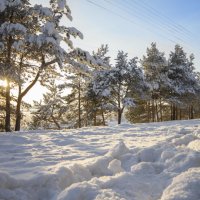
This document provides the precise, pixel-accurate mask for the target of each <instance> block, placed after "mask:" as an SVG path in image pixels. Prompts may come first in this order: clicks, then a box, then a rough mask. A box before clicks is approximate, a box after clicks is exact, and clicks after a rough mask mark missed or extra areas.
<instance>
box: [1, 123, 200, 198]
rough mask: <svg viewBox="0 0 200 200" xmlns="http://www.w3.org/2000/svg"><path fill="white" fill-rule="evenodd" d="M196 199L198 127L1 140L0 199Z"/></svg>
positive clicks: (199, 190)
mask: <svg viewBox="0 0 200 200" xmlns="http://www.w3.org/2000/svg"><path fill="white" fill-rule="evenodd" d="M158 199H161V200H200V121H199V120H193V121H174V122H165V123H152V124H135V125H129V124H123V125H120V126H113V127H92V128H82V129H77V130H63V131H34V132H18V133H9V134H8V133H1V134H0V200H158Z"/></svg>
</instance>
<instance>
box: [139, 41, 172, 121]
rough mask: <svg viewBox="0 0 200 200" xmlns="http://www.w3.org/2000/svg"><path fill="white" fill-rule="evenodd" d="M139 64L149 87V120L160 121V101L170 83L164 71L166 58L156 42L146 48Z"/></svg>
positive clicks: (163, 97)
mask: <svg viewBox="0 0 200 200" xmlns="http://www.w3.org/2000/svg"><path fill="white" fill-rule="evenodd" d="M141 64H142V66H143V68H144V73H145V77H146V81H147V83H148V85H149V89H150V100H149V101H148V102H147V105H148V108H147V109H148V110H147V112H148V113H149V117H148V118H149V121H151V120H150V118H152V121H159V120H160V121H162V101H163V100H164V99H165V95H166V90H167V89H168V87H169V85H170V83H169V79H168V76H167V72H166V71H167V60H166V58H165V56H164V53H163V52H160V51H159V50H158V48H157V46H156V43H151V47H150V48H147V51H146V56H143V59H142V60H141ZM150 113H151V117H150Z"/></svg>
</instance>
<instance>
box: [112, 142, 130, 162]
mask: <svg viewBox="0 0 200 200" xmlns="http://www.w3.org/2000/svg"><path fill="white" fill-rule="evenodd" d="M129 152H130V150H129V149H128V148H127V147H126V145H125V144H124V142H123V141H120V142H119V143H118V144H117V145H115V147H114V148H113V149H112V150H110V151H109V152H108V156H111V157H113V158H116V159H120V157H121V156H123V155H124V154H127V153H129Z"/></svg>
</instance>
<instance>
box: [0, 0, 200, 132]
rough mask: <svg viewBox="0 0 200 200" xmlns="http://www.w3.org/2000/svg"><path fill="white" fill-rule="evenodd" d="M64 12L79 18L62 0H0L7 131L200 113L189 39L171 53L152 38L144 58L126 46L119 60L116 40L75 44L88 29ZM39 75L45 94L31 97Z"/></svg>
mask: <svg viewBox="0 0 200 200" xmlns="http://www.w3.org/2000/svg"><path fill="white" fill-rule="evenodd" d="M3 2H4V1H3ZM5 2H6V1H5ZM60 2H62V1H60ZM62 19H64V20H65V21H66V20H67V19H68V20H72V16H71V10H70V8H69V7H68V6H67V5H66V4H62V3H60V4H58V3H57V1H56V0H51V1H50V5H49V7H44V6H42V5H31V4H30V2H29V1H27V0H23V1H20V2H19V3H17V1H13V3H9V4H8V5H6V4H5V5H4V3H1V4H0V80H1V83H2V84H1V86H0V130H1V131H6V132H10V131H14V130H15V131H19V130H21V129H23V130H24V129H62V128H81V127H86V126H99V125H103V126H105V125H107V124H108V123H109V121H112V120H117V123H118V124H120V123H121V122H122V120H125V121H129V122H131V123H136V122H161V121H170V120H182V119H194V118H199V116H200V105H199V95H200V82H199V80H200V77H199V72H197V71H196V70H195V66H194V59H195V57H194V55H193V54H191V55H187V53H186V52H185V50H184V49H183V47H182V46H181V45H179V44H177V45H175V47H174V49H172V50H171V53H170V54H169V55H166V54H165V52H162V51H160V50H159V49H158V47H157V44H156V42H152V43H151V44H147V50H146V52H144V56H143V57H142V58H141V59H138V58H137V57H131V58H130V55H128V54H127V53H126V52H124V51H123V50H120V46H119V51H118V54H117V55H116V58H114V62H111V57H110V55H109V46H108V45H105V44H102V45H101V46H100V47H99V48H98V49H96V50H95V49H94V51H93V52H88V51H84V50H82V49H80V48H77V47H74V46H73V40H74V39H76V38H77V37H79V38H81V39H83V34H82V33H81V32H80V31H79V30H78V29H76V28H74V27H67V26H65V25H64V23H63V22H62ZM66 46H67V48H66ZM133 48H134V47H133ZM134 56H137V55H134ZM36 83H40V85H41V86H43V87H45V88H46V92H45V93H44V94H43V99H42V100H41V101H34V103H33V104H30V103H27V102H25V101H24V97H25V96H26V95H27V93H29V91H30V90H31V89H32V88H33V87H34V85H35V84H36ZM38 92H39V91H38ZM35 95H36V96H37V94H35Z"/></svg>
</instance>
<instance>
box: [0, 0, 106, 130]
mask: <svg viewBox="0 0 200 200" xmlns="http://www.w3.org/2000/svg"><path fill="white" fill-rule="evenodd" d="M0 6H1V7H0V16H1V21H0V23H1V24H0V47H1V52H0V54H1V58H2V59H1V65H0V67H1V78H2V79H7V81H8V83H9V84H8V87H7V88H6V89H7V93H6V94H7V95H6V99H7V101H6V102H7V104H6V105H7V106H6V107H7V109H6V113H7V114H6V126H5V127H6V131H10V82H14V81H15V82H17V84H18V89H19V94H18V102H17V110H16V125H15V130H19V129H20V120H21V117H20V116H21V114H20V107H21V102H22V99H23V97H24V96H25V95H26V94H27V93H28V92H29V90H30V89H31V88H32V87H33V86H34V85H35V83H36V82H37V81H38V80H39V78H41V74H42V73H44V72H45V71H46V70H47V69H48V67H49V66H52V65H53V64H58V65H59V66H61V65H62V64H63V63H65V64H71V65H73V66H74V68H76V69H79V70H87V66H86V65H85V63H90V64H91V65H94V64H95V65H102V64H103V63H102V62H101V61H99V60H98V59H94V58H93V57H92V56H90V55H89V53H88V52H85V51H83V50H81V49H74V48H73V44H72V41H71V37H75V38H76V37H80V38H83V36H82V34H81V33H80V32H79V31H78V30H77V29H76V28H74V27H66V26H64V25H62V24H61V19H62V18H63V17H67V18H69V19H70V20H71V19H72V17H71V11H70V9H69V7H68V5H67V4H66V1H65V0H50V7H43V6H41V5H35V6H32V5H31V4H30V2H29V0H14V1H10V0H3V1H2V2H1V4H0ZM62 42H64V43H66V44H67V45H68V46H69V47H70V48H71V50H69V51H66V50H65V49H63V48H62V47H61V45H60V44H61V43H62ZM80 61H81V62H82V63H80ZM28 68H29V69H28ZM13 77H14V80H12V81H11V78H13ZM25 77H26V78H25ZM27 81H28V83H27Z"/></svg>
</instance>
